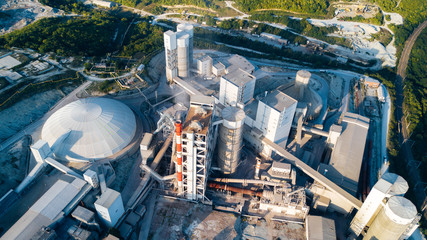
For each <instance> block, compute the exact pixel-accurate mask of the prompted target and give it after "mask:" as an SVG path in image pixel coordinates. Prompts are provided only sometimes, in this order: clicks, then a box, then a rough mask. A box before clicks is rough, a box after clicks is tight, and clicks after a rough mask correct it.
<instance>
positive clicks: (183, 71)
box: [177, 34, 190, 78]
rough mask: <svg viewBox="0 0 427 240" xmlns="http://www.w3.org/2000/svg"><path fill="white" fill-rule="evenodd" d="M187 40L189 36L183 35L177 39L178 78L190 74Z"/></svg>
mask: <svg viewBox="0 0 427 240" xmlns="http://www.w3.org/2000/svg"><path fill="white" fill-rule="evenodd" d="M189 38H190V35H188V34H184V35H182V36H180V37H179V38H178V39H177V45H178V54H177V55H178V76H180V77H183V78H185V77H188V75H189V73H190V66H189V64H190V62H189V61H190V60H189V58H190V55H189V54H190V52H189V50H190V49H189Z"/></svg>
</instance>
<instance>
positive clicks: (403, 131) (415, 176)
mask: <svg viewBox="0 0 427 240" xmlns="http://www.w3.org/2000/svg"><path fill="white" fill-rule="evenodd" d="M426 27H427V20H426V21H424V22H423V23H422V24H420V25H419V26H418V27H417V28H416V29H415V30H414V32H413V33H412V34H411V36H409V38H408V40H406V42H405V47H404V49H403V51H402V55H401V56H400V61H399V65H398V67H397V73H396V74H397V76H396V117H397V119H398V121H399V123H400V124H399V127H398V128H399V129H398V130H399V144H400V145H401V150H402V151H403V153H404V156H405V160H406V163H407V165H410V164H411V163H412V162H413V160H414V157H413V155H412V151H411V146H410V144H408V141H407V140H408V139H409V137H410V136H408V129H407V126H406V120H405V117H404V115H403V108H402V106H403V101H404V96H403V86H404V81H405V78H406V68H407V67H408V61H409V56H410V54H411V50H412V47H413V46H414V43H415V41H416V39H417V38H418V36H419V35H420V34H421V32H422V31H423V29H424V28H426ZM408 171H409V173H408V175H409V176H411V177H412V181H413V182H414V183H418V182H420V176H419V173H418V170H417V169H416V168H415V167H410V168H409V169H408ZM417 185H418V184H416V186H417ZM416 186H415V188H416ZM414 192H415V193H416V201H417V202H416V204H417V206H418V207H420V206H421V204H423V201H424V199H425V197H426V195H425V193H424V191H422V190H421V191H417V189H414Z"/></svg>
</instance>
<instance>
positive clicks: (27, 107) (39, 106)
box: [0, 87, 74, 142]
mask: <svg viewBox="0 0 427 240" xmlns="http://www.w3.org/2000/svg"><path fill="white" fill-rule="evenodd" d="M73 89H74V88H70V87H66V88H64V89H63V91H62V92H60V91H58V90H56V89H53V90H49V91H46V92H43V93H39V94H36V95H34V96H32V97H30V98H27V99H24V100H22V101H20V102H18V103H16V104H14V105H13V106H11V107H9V108H7V109H5V110H2V111H1V112H0V122H1V123H2V124H1V125H0V142H1V141H4V140H5V139H7V138H9V137H10V136H12V135H13V134H15V133H17V132H19V131H20V130H21V129H22V128H24V127H25V126H27V125H29V124H31V123H32V122H34V121H36V120H37V119H39V118H41V117H42V116H43V115H44V114H45V113H46V112H48V111H49V109H50V108H51V107H53V106H54V105H55V103H56V102H58V101H59V100H60V99H61V98H62V97H64V95H63V94H68V93H70V92H71V91H72V90H73ZM10 116H13V118H11V117H10Z"/></svg>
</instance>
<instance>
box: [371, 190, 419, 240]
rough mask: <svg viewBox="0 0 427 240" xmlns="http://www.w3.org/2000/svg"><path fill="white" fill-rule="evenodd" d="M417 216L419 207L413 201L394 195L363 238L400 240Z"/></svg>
mask: <svg viewBox="0 0 427 240" xmlns="http://www.w3.org/2000/svg"><path fill="white" fill-rule="evenodd" d="M416 216H417V209H416V207H415V206H414V204H413V203H412V202H411V201H409V200H408V199H406V198H404V197H401V196H393V197H391V198H390V199H389V200H388V202H387V204H386V205H385V206H384V208H383V209H381V211H380V212H379V213H378V215H377V216H376V218H375V219H374V221H373V222H372V224H371V226H370V227H369V230H368V232H367V233H366V235H365V237H364V238H363V239H364V240H365V239H367V240H371V239H379V240H382V239H384V240H394V239H395V240H398V239H399V238H400V237H401V236H402V235H403V234H404V233H405V231H407V229H408V228H409V227H410V226H411V223H412V221H414V219H415V218H416Z"/></svg>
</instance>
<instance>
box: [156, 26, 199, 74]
mask: <svg viewBox="0 0 427 240" xmlns="http://www.w3.org/2000/svg"><path fill="white" fill-rule="evenodd" d="M163 38H164V45H165V57H166V78H167V79H168V81H172V80H173V78H174V77H178V76H179V77H182V78H186V77H189V75H190V69H191V66H192V63H193V26H192V25H190V24H179V25H178V26H177V32H172V31H170V30H169V31H167V32H165V33H164V34H163Z"/></svg>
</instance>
